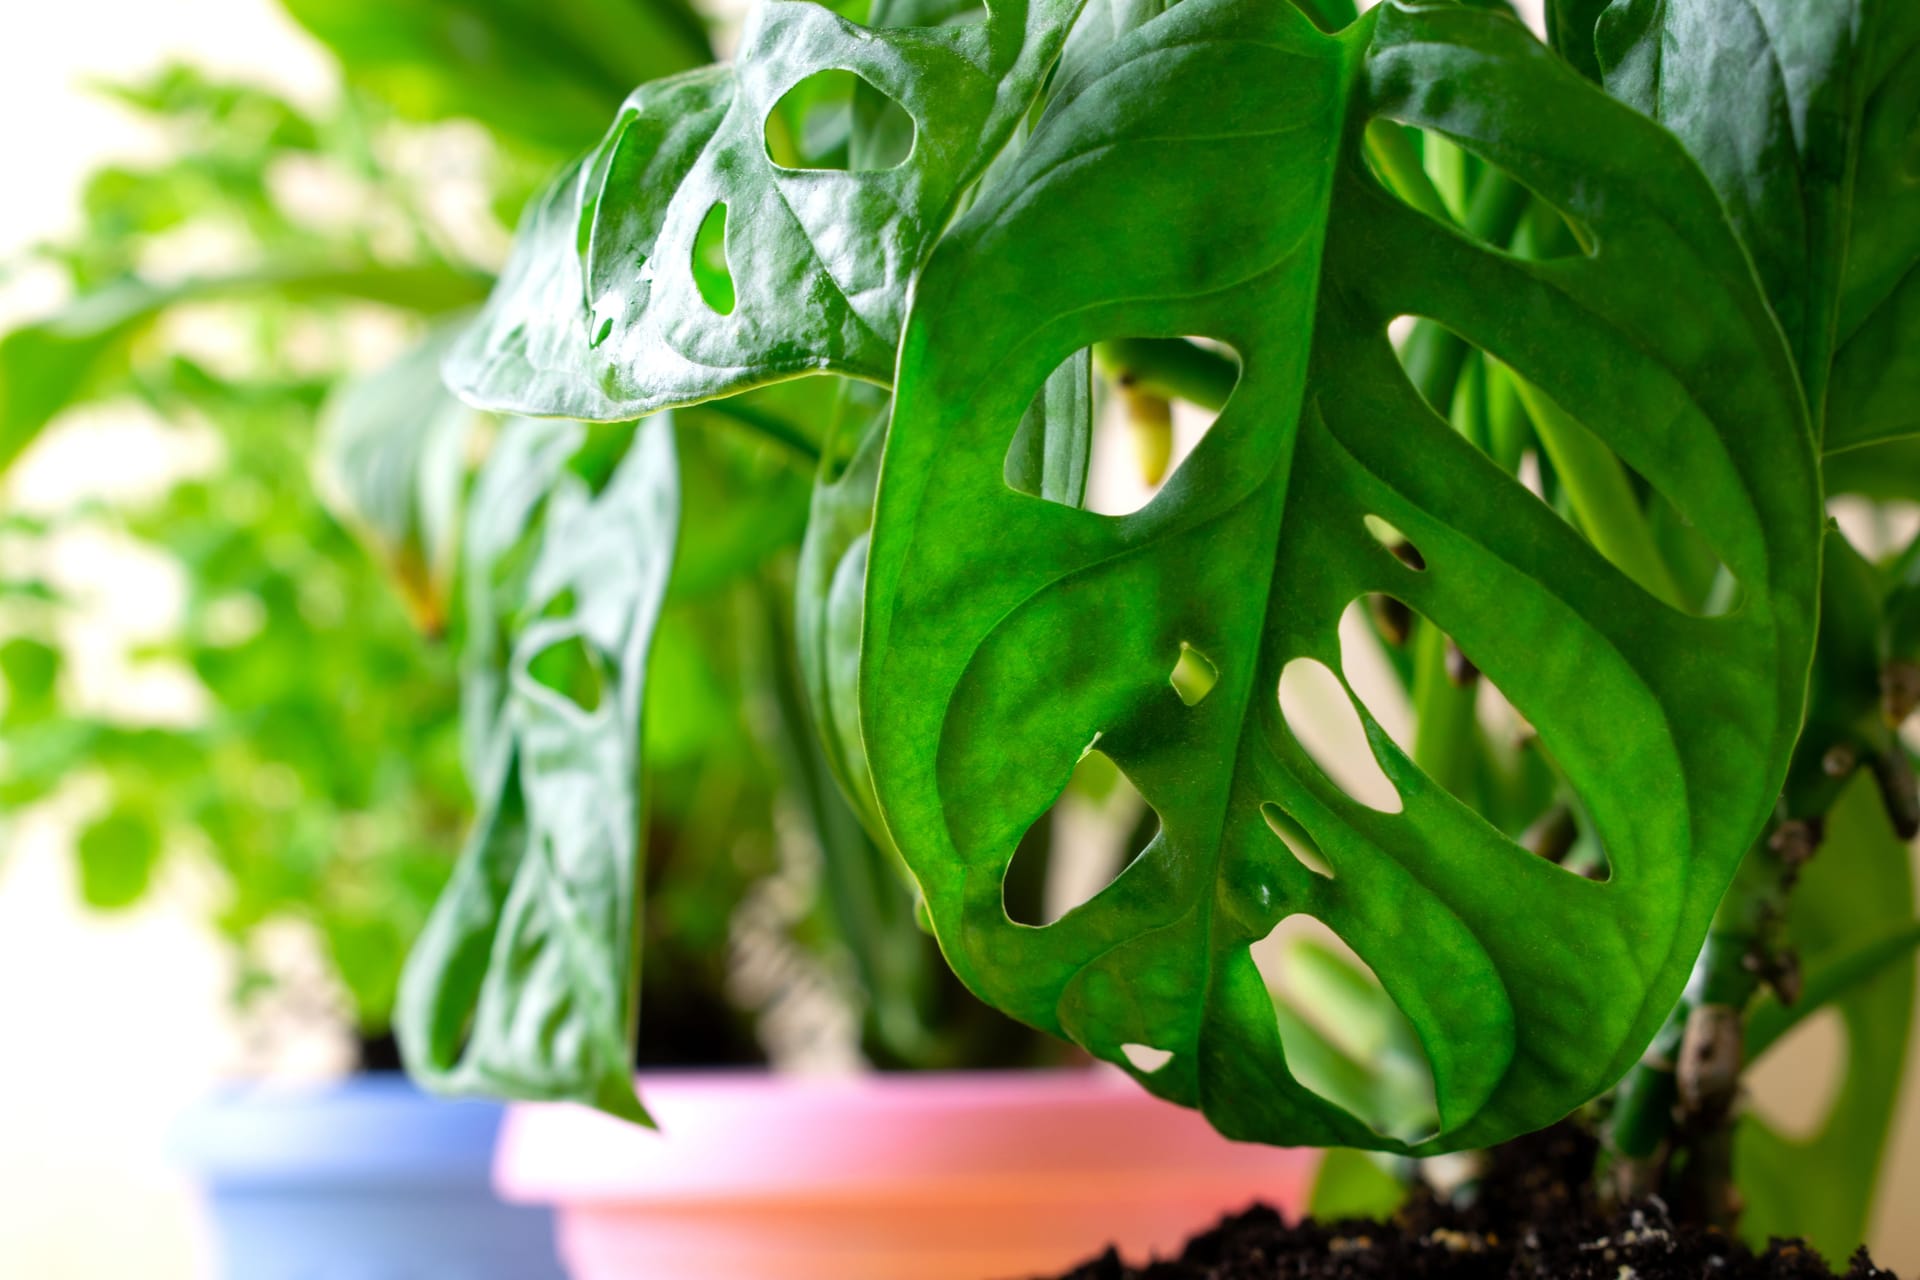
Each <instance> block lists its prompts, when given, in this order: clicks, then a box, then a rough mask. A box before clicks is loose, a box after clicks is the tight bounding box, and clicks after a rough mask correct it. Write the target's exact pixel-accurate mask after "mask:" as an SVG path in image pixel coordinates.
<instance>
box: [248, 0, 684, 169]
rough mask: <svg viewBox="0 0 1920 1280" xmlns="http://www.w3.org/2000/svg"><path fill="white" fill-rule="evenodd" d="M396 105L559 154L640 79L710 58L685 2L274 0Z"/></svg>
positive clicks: (595, 126) (589, 135) (597, 125)
mask: <svg viewBox="0 0 1920 1280" xmlns="http://www.w3.org/2000/svg"><path fill="white" fill-rule="evenodd" d="M282 3H283V5H284V6H285V8H286V10H287V12H288V13H290V14H292V15H293V18H294V20H295V21H296V22H298V23H300V25H301V26H303V27H305V28H306V29H307V30H308V31H310V32H312V33H313V34H314V35H315V36H316V37H318V38H319V39H320V40H321V41H322V42H324V43H325V44H326V45H327V46H328V47H329V48H331V49H332V50H333V51H334V53H335V54H337V55H338V56H339V58H340V61H341V64H342V66H343V68H344V69H345V71H346V73H347V77H348V79H350V80H351V81H353V82H354V83H356V84H359V85H361V86H363V87H365V88H366V89H368V90H369V91H371V92H373V93H375V94H378V95H379V96H380V97H382V98H384V99H385V100H386V101H388V102H389V103H391V104H392V105H393V106H394V107H396V108H397V109H398V110H399V111H400V112H401V113H402V114H403V115H406V116H409V117H412V118H414V119H423V120H435V119H439V118H441V117H443V116H449V115H457V116H472V117H474V118H475V119H478V120H481V121H484V122H485V123H487V124H488V125H490V126H492V127H493V128H495V129H498V130H501V131H504V132H506V133H509V134H513V135H517V136H519V137H523V138H527V139H530V140H532V141H534V142H538V143H542V144H545V145H547V146H552V147H558V148H562V149H563V150H565V151H567V152H571V151H573V150H575V149H577V148H579V147H581V146H583V145H585V144H586V143H587V142H589V141H591V140H592V139H593V137H594V136H595V135H596V134H597V133H599V131H600V129H601V127H602V126H603V125H604V124H605V122H606V118H607V113H608V112H609V111H611V110H612V109H613V108H614V107H615V106H616V105H617V104H618V103H619V102H620V99H621V98H622V97H623V96H625V94H626V92H627V91H628V90H629V89H631V88H632V87H633V86H634V85H636V84H638V83H640V82H641V81H643V80H651V79H654V78H656V77H659V76H664V75H671V74H673V73H674V72H676V71H684V70H686V69H687V68H688V67H692V66H697V65H699V64H700V63H702V62H705V61H706V60H707V59H708V57H710V56H711V52H710V50H709V49H708V46H707V37H706V31H705V29H704V27H703V25H702V23H701V21H700V19H699V17H698V16H697V15H696V14H695V12H694V9H693V7H692V6H691V5H689V4H687V3H686V2H685V0H282Z"/></svg>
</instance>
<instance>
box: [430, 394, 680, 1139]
mask: <svg viewBox="0 0 1920 1280" xmlns="http://www.w3.org/2000/svg"><path fill="white" fill-rule="evenodd" d="M626 439H627V436H626V433H624V432H623V431H621V430H620V429H618V428H609V429H604V430H603V431H602V432H600V433H599V434H596V433H594V432H591V431H590V430H589V429H588V428H586V427H584V426H582V425H581V424H579V423H574V422H532V421H525V420H522V421H517V422H513V423H510V424H509V425H508V429H507V430H506V432H505V433H504V434H503V435H502V437H501V440H500V441H499V443H498V444H497V445H496V446H495V451H494V454H493V456H492V457H490V458H489V459H488V462H487V465H486V467H485V468H484V469H483V471H482V472H481V475H480V478H479V480H478V482H477V485H476V491H475V494H474V497H473V500H472V508H471V511H470V514H469V517H468V521H467V532H466V548H465V557H466V577H467V583H466V589H467V596H468V617H467V627H468V634H467V654H466V658H465V660H466V663H467V665H468V668H469V669H468V671H467V672H466V675H465V680H464V686H465V688H464V697H465V706H464V708H463V713H462V714H463V721H464V725H465V730H466V735H467V744H468V755H469V757H470V758H469V761H468V774H469V776H470V777H472V778H473V779H474V789H475V791H476V792H477V793H478V795H479V797H480V818H479V821H478V823H477V824H476V827H475V830H474V833H473V835H472V837H471V838H470V840H469V842H468V846H467V848H466V850H465V852H464V853H463V854H462V857H461V860H460V864H459V866H458V867H457V868H456V870H455V872H454V875H453V879H452V880H451V881H450V882H449V884H448V886H447V889H446V891H445V892H444V893H443V894H442V895H441V898H440V901H439V902H438V903H437V904H436V906H435V908H434V912H433V915H432V917H431V918H430V919H429V921H428V923H427V927H426V929H425V930H424V932H423V933H422V934H421V937H420V940H419V941H418V943H416V944H415V946H414V950H413V953H412V955H411V956H410V957H409V958H408V962H407V969H406V974H405V977H404V979H403V981H402V985H401V991H400V1001H399V1004H398V1006H397V1008H396V1010H395V1029H396V1031H397V1032H398V1034H399V1036H400V1040H401V1045H402V1047H403V1049H404V1050H405V1051H406V1055H407V1065H408V1069H409V1070H410V1071H411V1072H412V1073H413V1074H414V1076H415V1078H417V1079H419V1080H421V1081H422V1082H424V1083H426V1084H427V1085H429V1086H430V1087H432V1088H435V1089H438V1090H441V1091H443V1092H450V1093H488V1094H504V1095H508V1096H512V1097H517V1098H535V1099H557V1100H568V1101H578V1102H586V1103H590V1104H592V1105H594V1106H597V1107H600V1108H602V1109H604V1110H607V1111H611V1112H613V1113H614V1114H616V1115H622V1116H626V1117H628V1118H630V1119H635V1120H642V1121H644V1120H645V1119H646V1113H645V1112H644V1111H643V1110H642V1109H641V1107H640V1103H639V1101H638V1099H637V1098H635V1096H634V1092H633V1078H632V1043H633V1026H634V1018H635V1016H636V1000H637V992H638V981H637V979H638V973H637V969H638V964H639V933H638V928H637V923H636V911H637V898H636V895H637V892H638V889H637V885H638V877H639V874H640V855H641V853H642V850H641V848H640V846H639V838H640V831H641V820H642V813H641V799H642V797H641V795H640V792H639V786H638V782H637V779H638V778H639V776H640V758H639V757H640V745H639V744H640V707H641V702H642V682H643V680H644V677H645V672H646V664H647V654H648V652H649V649H650V646H651V641H652V637H653V630H654V625H655V623H656V621H657V620H658V617H659V612H660V605H661V601H662V599H663V597H664V596H665V593H666V584H667V573H668V570H669V568H670V567H671V565H672V562H673V551H674V536H675V530H676V527H677V525H678V521H679V498H678V487H677V484H676V472H675V466H674V451H673V437H672V433H671V428H670V427H669V425H668V422H667V420H666V419H665V418H664V417H656V418H652V419H649V420H648V421H646V422H644V423H642V424H641V425H640V427H639V430H638V434H637V435H633V436H632V438H631V443H630V444H627V445H626V447H625V449H624V451H622V450H621V449H620V448H619V447H617V446H619V445H622V444H625V442H626Z"/></svg>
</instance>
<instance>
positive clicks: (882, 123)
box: [763, 68, 915, 173]
mask: <svg viewBox="0 0 1920 1280" xmlns="http://www.w3.org/2000/svg"><path fill="white" fill-rule="evenodd" d="M763 134H764V137H765V141H766V147H767V159H769V160H771V161H772V162H773V163H774V164H775V165H776V166H777V167H779V168H781V169H789V170H803V171H804V170H815V171H821V170H824V171H829V172H840V173H878V172H882V171H884V170H887V169H894V168H898V167H899V166H900V165H902V164H904V163H906V160H907V157H908V156H910V155H912V154H913V144H914V134H915V125H914V120H913V116H912V115H910V114H909V113H908V111H907V109H906V108H905V107H903V106H901V105H900V104H899V103H898V102H896V101H894V99H893V98H891V97H889V96H888V95H887V94H886V93H884V92H882V91H881V90H879V89H877V88H875V87H874V86H873V84H872V83H871V82H870V81H868V80H867V79H866V77H864V76H862V75H859V74H858V73H856V72H853V71H845V70H841V69H838V68H832V69H829V70H825V71H816V72H814V73H813V74H812V75H810V76H808V77H807V78H806V79H804V80H801V81H800V82H799V83H798V84H795V85H794V86H793V87H792V88H791V89H788V90H787V91H786V92H785V93H784V94H782V95H780V100H779V101H778V102H777V103H775V104H774V107H773V110H772V111H770V112H768V114H767V119H766V125H765V127H764V130H763Z"/></svg>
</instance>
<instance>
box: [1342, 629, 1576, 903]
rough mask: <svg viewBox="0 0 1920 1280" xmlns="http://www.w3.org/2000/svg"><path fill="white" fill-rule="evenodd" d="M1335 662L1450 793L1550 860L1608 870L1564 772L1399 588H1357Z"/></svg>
mask: <svg viewBox="0 0 1920 1280" xmlns="http://www.w3.org/2000/svg"><path fill="white" fill-rule="evenodd" d="M1383 613H1384V614H1385V615H1386V616H1388V617H1390V618H1391V619H1392V620H1393V624H1392V625H1393V626H1395V627H1397V628H1399V630H1398V631H1397V633H1396V632H1394V631H1391V630H1389V629H1388V628H1387V627H1385V626H1383V625H1382V622H1381V618H1382V615H1383ZM1340 662H1341V668H1342V674H1343V675H1344V676H1345V677H1346V682H1347V686H1348V687H1349V688H1351V689H1352V690H1353V691H1354V695H1355V696H1356V697H1357V698H1358V699H1359V700H1360V703H1361V705H1362V706H1364V707H1365V708H1366V709H1367V712H1368V714H1369V715H1371V716H1372V717H1373V719H1374V722H1375V723H1376V724H1378V725H1379V726H1380V728H1381V730H1382V731H1383V732H1384V733H1385V734H1386V735H1387V736H1388V738H1390V739H1391V740H1392V741H1393V744H1394V745H1395V746H1397V747H1399V748H1400V751H1401V753H1402V754H1404V755H1405V756H1406V757H1407V758H1408V759H1409V760H1411V761H1413V762H1414V763H1415V765H1416V766H1417V767H1419V768H1420V769H1421V770H1422V772H1424V773H1425V774H1426V775H1427V776H1428V777H1429V778H1431V779H1433V781H1435V782H1436V783H1438V784H1439V785H1440V786H1441V787H1442V788H1444V789H1445V790H1446V791H1447V793H1448V794H1450V795H1451V796H1453V798H1454V799H1456V800H1458V801H1459V802H1460V803H1461V804H1463V805H1465V806H1466V807H1467V808H1469V809H1471V810H1473V811H1474V812H1475V813H1477V814H1479V815H1480V817H1481V818H1482V819H1484V820H1485V821H1486V822H1487V824H1488V825H1489V826H1491V827H1493V828H1495V829H1496V830H1498V831H1500V832H1502V833H1503V834H1505V835H1506V836H1507V837H1508V838H1509V839H1511V840H1513V841H1515V842H1516V843H1518V844H1519V845H1521V846H1522V847H1524V848H1526V849H1528V850H1529V851H1531V852H1533V853H1535V854H1538V855H1539V856H1541V857H1544V858H1546V859H1547V860H1548V861H1550V862H1553V863H1554V864H1555V865H1556V866H1559V867H1562V868H1564V869H1565V870H1567V871H1569V872H1571V873H1573V874H1576V875H1579V876H1582V877H1584V878H1586V879H1590V880H1605V879H1607V878H1609V876H1610V875H1611V864H1610V863H1609V861H1608V858H1607V853H1606V848H1605V846H1604V844H1603V843H1602V842H1601V839H1600V836H1599V833H1598V831H1597V830H1596V829H1595V826H1594V823H1593V820H1592V818H1591V816H1590V815H1589V813H1588V810H1587V808H1586V806H1585V805H1584V804H1583V803H1582V801H1581V799H1580V797H1579V795H1578V793H1577V792H1576V791H1575V790H1574V788H1573V785H1572V783H1571V782H1570V781H1569V780H1568V778H1567V776H1566V774H1565V772H1564V771H1563V770H1562V769H1561V768H1560V767H1559V765H1558V764H1557V763H1556V762H1555V761H1554V760H1553V758H1552V756H1551V754H1550V753H1549V752H1548V751H1547V749H1546V747H1545V746H1544V745H1543V744H1542V743H1541V741H1540V738H1539V735H1538V734H1537V733H1536V732H1535V731H1534V728H1533V725H1532V724H1531V723H1530V722H1529V721H1528V720H1527V718H1526V716H1525V715H1523V714H1522V713H1521V712H1520V710H1519V709H1518V708H1517V707H1515V706H1514V704H1513V702H1512V701H1511V700H1510V699H1509V698H1508V697H1507V695H1506V693H1505V692H1504V691H1502V690H1501V688H1500V687H1499V685H1498V684H1496V683H1495V682H1494V680H1493V679H1492V678H1491V677H1489V676H1488V675H1487V674H1486V673H1485V672H1483V671H1482V670H1481V669H1480V667H1479V664H1477V663H1476V662H1474V661H1473V659H1472V657H1471V656H1470V655H1468V654H1467V653H1465V652H1463V651H1462V650H1461V648H1460V646H1459V645H1458V644H1457V643H1456V642H1455V641H1454V639H1453V638H1452V637H1451V636H1450V635H1448V634H1447V633H1446V632H1445V631H1443V630H1442V629H1440V628H1439V627H1438V626H1436V625H1435V624H1434V623H1433V622H1432V621H1431V620H1430V619H1428V618H1427V617H1426V616H1425V615H1423V614H1421V613H1419V612H1418V611H1416V610H1415V609H1413V608H1412V607H1411V606H1410V605H1408V604H1406V603H1405V602H1404V601H1402V600H1400V599H1398V598H1397V597H1394V596H1380V595H1371V596H1362V597H1360V598H1359V599H1356V600H1354V601H1353V602H1351V603H1350V604H1348V606H1347V608H1346V610H1345V611H1344V612H1343V613H1342V614H1341V618H1340ZM1409 690H1410V691H1411V697H1410V696H1409V692H1408V691H1409ZM1423 715H1424V716H1425V717H1426V719H1425V721H1424V722H1423V721H1422V718H1421V717H1422V716H1423Z"/></svg>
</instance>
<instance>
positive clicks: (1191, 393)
mask: <svg viewBox="0 0 1920 1280" xmlns="http://www.w3.org/2000/svg"><path fill="white" fill-rule="evenodd" d="M1093 354H1094V359H1095V360H1097V361H1098V362H1099V364H1100V367H1101V368H1102V369H1103V370H1105V371H1106V373H1107V374H1108V376H1110V377H1111V378H1113V380H1114V381H1116V382H1118V383H1120V384H1121V385H1123V386H1127V387H1131V388H1132V389H1134V390H1136V391H1140V392H1143V393H1146V394H1148V395H1155V396H1160V397H1162V398H1163V399H1167V400H1186V401H1188V402H1190V403H1192V404H1197V405H1199V406H1200V407H1201V408H1202V409H1210V410H1214V411H1218V410H1220V409H1221V408H1223V407H1224V406H1225V405H1226V403H1227V397H1228V396H1230V395H1232V394H1233V388H1234V384H1235V383H1237V382H1239V380H1240V363H1239V361H1237V360H1235V359H1234V358H1233V357H1231V356H1227V355H1222V354H1221V353H1220V352H1218V351H1210V350H1208V349H1207V348H1206V347H1203V346H1201V345H1199V344H1198V343H1195V342H1190V341H1188V340H1187V339H1185V338H1115V339H1114V340H1112V341H1111V342H1102V343H1099V344H1097V345H1096V346H1095V347H1094V349H1093Z"/></svg>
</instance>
